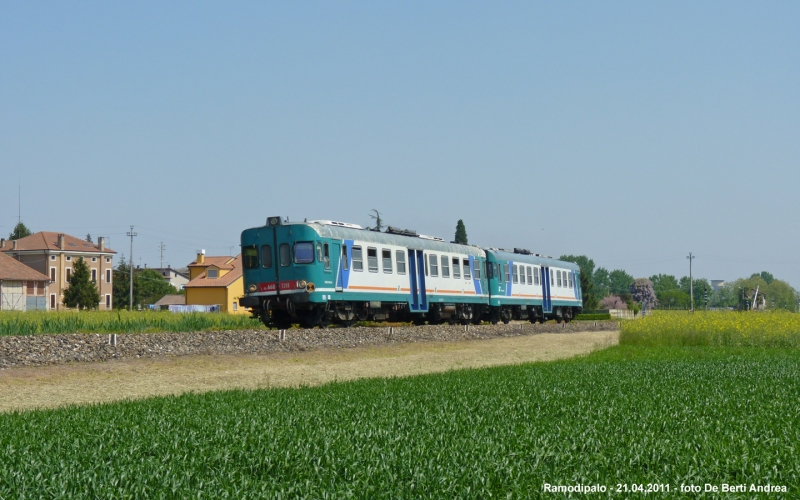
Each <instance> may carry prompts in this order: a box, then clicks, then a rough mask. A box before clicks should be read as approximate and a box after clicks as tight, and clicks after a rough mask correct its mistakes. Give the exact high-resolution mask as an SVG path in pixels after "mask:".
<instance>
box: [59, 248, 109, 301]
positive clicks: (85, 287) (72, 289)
mask: <svg viewBox="0 0 800 500" xmlns="http://www.w3.org/2000/svg"><path fill="white" fill-rule="evenodd" d="M67 281H68V283H69V287H67V289H66V290H64V305H65V306H67V307H77V308H78V309H83V308H86V309H96V308H97V305H98V304H99V303H100V294H99V293H97V287H96V286H95V285H94V283H92V280H91V276H90V275H89V266H87V265H86V262H85V261H84V260H83V257H78V260H76V261H75V265H74V266H73V268H72V274H71V275H70V277H69V280H67Z"/></svg>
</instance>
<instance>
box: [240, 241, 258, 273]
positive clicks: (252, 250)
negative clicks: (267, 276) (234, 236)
mask: <svg viewBox="0 0 800 500" xmlns="http://www.w3.org/2000/svg"><path fill="white" fill-rule="evenodd" d="M242 262H243V264H244V268H245V269H255V268H257V267H258V248H256V246H255V245H252V246H248V247H244V248H243V249H242Z"/></svg>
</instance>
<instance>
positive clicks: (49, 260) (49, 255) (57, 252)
mask: <svg viewBox="0 0 800 500" xmlns="http://www.w3.org/2000/svg"><path fill="white" fill-rule="evenodd" d="M0 251H2V252H4V253H5V254H6V255H8V256H9V257H13V258H14V259H16V260H18V261H20V262H22V263H23V264H26V265H28V266H30V267H32V268H33V269H35V270H37V271H39V272H40V273H42V274H44V275H46V276H48V277H49V278H50V287H49V290H48V309H54V310H56V309H62V308H63V307H64V305H63V304H62V300H63V298H64V289H65V288H67V286H68V283H67V279H68V278H69V277H70V275H71V274H72V265H73V263H74V262H75V260H77V259H78V257H83V260H84V261H86V265H87V267H88V268H89V273H90V274H91V279H92V281H93V282H94V283H95V284H96V285H97V291H98V293H99V294H100V304H99V309H107V310H110V309H111V308H112V306H113V304H112V302H111V300H112V296H113V293H114V292H113V290H112V283H111V279H112V275H113V274H114V273H113V270H114V255H115V254H116V253H117V252H115V251H114V250H111V249H110V248H106V246H105V239H104V238H103V237H102V236H101V237H100V238H97V243H96V244H95V243H91V242H88V241H86V240H84V239H81V238H76V237H75V236H70V235H68V234H64V233H53V232H48V231H41V232H38V233H34V234H32V235H30V236H26V237H24V238H20V239H18V240H12V241H7V240H5V239H0Z"/></svg>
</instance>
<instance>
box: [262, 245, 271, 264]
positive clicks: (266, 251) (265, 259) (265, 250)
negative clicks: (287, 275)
mask: <svg viewBox="0 0 800 500" xmlns="http://www.w3.org/2000/svg"><path fill="white" fill-rule="evenodd" d="M261 267H263V268H264V269H269V268H271V267H272V247H271V246H269V245H261Z"/></svg>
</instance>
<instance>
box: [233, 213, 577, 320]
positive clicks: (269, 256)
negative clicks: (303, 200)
mask: <svg viewBox="0 0 800 500" xmlns="http://www.w3.org/2000/svg"><path fill="white" fill-rule="evenodd" d="M241 245H242V260H243V268H244V269H243V272H244V292H245V293H244V296H243V297H241V298H240V299H239V304H240V305H241V306H243V307H247V308H249V309H250V310H251V311H252V313H253V314H254V315H255V316H258V317H259V318H260V319H261V320H262V321H263V322H264V323H265V324H266V325H268V326H275V327H278V328H287V327H289V326H290V325H292V324H300V325H301V326H304V327H313V326H321V327H324V326H327V325H328V324H329V323H330V322H331V321H334V322H337V323H342V324H345V325H347V324H352V323H353V322H355V321H364V320H376V321H380V320H390V321H414V322H415V323H417V324H422V323H424V322H425V321H429V322H431V323H440V322H445V321H447V322H450V323H462V324H466V323H469V322H474V323H479V322H480V321H483V320H488V321H492V322H497V321H504V322H508V321H510V320H511V319H529V320H531V321H537V320H538V321H544V320H545V319H548V318H555V319H556V320H557V321H561V320H562V319H563V320H565V321H569V320H570V319H571V318H572V317H573V316H574V314H575V313H576V312H577V311H579V310H580V292H579V291H576V288H578V289H579V288H580V287H575V286H574V285H575V283H577V281H576V276H577V273H578V272H579V269H578V268H577V266H576V265H574V264H570V263H566V262H561V261H557V260H554V259H547V258H544V257H541V256H537V255H523V254H518V253H513V252H507V251H502V250H499V249H483V248H480V247H477V246H473V245H460V244H456V243H447V242H445V241H443V240H442V239H441V238H435V237H430V236H425V235H419V234H416V233H415V232H412V231H407V230H398V229H395V228H391V227H390V228H389V229H388V230H387V231H386V232H379V231H372V230H369V229H363V228H361V227H360V226H357V225H355V224H347V223H342V222H335V221H328V220H320V221H310V222H292V223H289V222H288V221H284V220H283V219H282V218H281V217H269V218H268V219H267V224H266V225H265V226H262V227H256V228H251V229H247V230H245V231H243V232H242V237H241ZM534 268H535V269H536V273H537V274H536V276H538V278H536V279H535V280H534V275H533V274H527V273H533V272H534V271H533V269H534ZM568 277H569V279H568ZM520 280H522V281H520ZM529 280H530V283H528V281H529ZM553 280H556V281H553ZM551 283H558V286H557V287H556V285H555V284H554V285H552V286H551ZM561 285H563V287H562V286H561ZM568 287H572V288H571V291H572V295H570V294H569V293H568V292H567V291H566V290H567V289H568ZM545 291H546V292H545ZM554 293H555V294H556V295H553V294H554ZM559 294H560V295H559Z"/></svg>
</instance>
